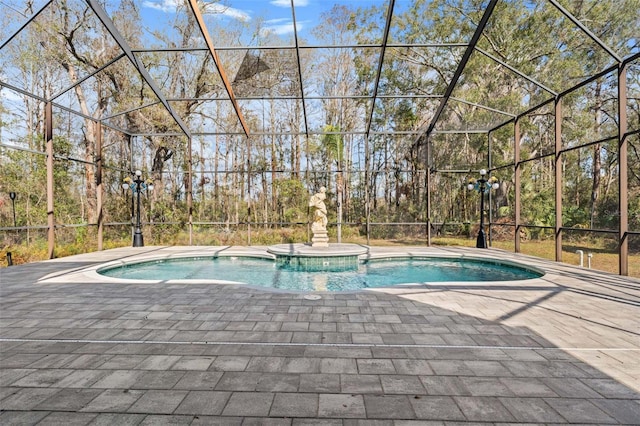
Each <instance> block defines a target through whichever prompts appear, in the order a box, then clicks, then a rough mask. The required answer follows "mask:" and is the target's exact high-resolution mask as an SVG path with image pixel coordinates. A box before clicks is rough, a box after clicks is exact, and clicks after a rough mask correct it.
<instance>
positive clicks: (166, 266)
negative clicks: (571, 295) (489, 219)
mask: <svg viewBox="0 0 640 426" xmlns="http://www.w3.org/2000/svg"><path fill="white" fill-rule="evenodd" d="M98 272H99V273H100V274H102V275H106V276H109V277H114V278H123V279H142V280H163V281H164V280H190V279H191V280H203V279H204V280H224V281H235V282H240V283H246V284H253V285H260V286H263V287H270V288H277V289H283V290H304V291H313V290H323V291H324V290H326V291H352V290H362V289H365V288H375V287H388V286H393V285H398V284H410V283H432V282H447V281H513V280H526V279H531V278H538V277H540V276H541V275H542V274H540V273H538V272H535V271H532V270H529V269H525V268H520V267H516V266H512V265H507V264H499V263H491V262H486V261H480V260H470V259H464V260H460V259H444V258H420V259H418V258H413V259H384V260H369V261H367V262H364V263H361V264H360V265H359V266H358V267H357V270H352V271H337V272H332V271H322V272H308V271H302V270H298V269H296V268H293V267H289V266H287V265H277V264H276V262H274V261H272V260H269V259H260V258H251V257H199V258H186V259H167V260H157V261H148V262H142V263H134V264H129V265H123V266H117V267H113V268H105V269H101V270H98Z"/></svg>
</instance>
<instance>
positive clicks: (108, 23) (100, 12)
mask: <svg viewBox="0 0 640 426" xmlns="http://www.w3.org/2000/svg"><path fill="white" fill-rule="evenodd" d="M87 3H88V4H89V6H90V7H91V9H93V12H94V13H95V14H96V16H97V17H98V19H100V21H101V22H102V25H104V27H105V28H106V29H107V31H108V32H109V34H111V37H113V39H114V40H115V42H116V43H117V44H118V46H120V49H122V51H123V52H124V54H125V55H127V58H129V60H130V61H131V63H132V64H133V66H134V67H136V69H137V70H138V72H139V73H140V75H141V76H142V78H143V79H144V81H145V82H146V83H147V84H148V85H149V87H150V88H151V90H152V91H153V93H154V94H155V95H156V97H157V98H158V100H160V102H162V105H164V107H165V108H166V110H167V111H168V112H169V114H171V117H172V118H173V119H174V120H175V122H176V123H177V124H178V126H179V127H180V129H181V130H182V131H183V132H184V134H185V135H187V136H189V137H190V136H191V132H190V131H189V128H188V127H187V125H186V124H185V123H184V122H183V121H182V118H180V116H179V115H178V114H177V113H176V112H175V111H174V110H173V108H172V107H171V105H169V102H167V100H166V99H165V97H164V95H163V94H162V92H161V91H160V88H159V87H158V86H157V84H156V82H155V81H154V80H153V78H152V77H151V75H150V74H149V71H147V69H146V68H145V67H144V65H143V64H141V63H140V62H138V58H136V56H135V55H134V54H133V52H132V51H131V47H130V46H129V43H127V41H126V40H125V38H124V37H123V36H122V34H120V31H118V29H117V28H116V26H115V25H114V23H113V21H112V20H111V18H110V17H109V15H107V12H106V11H105V10H104V8H103V7H102V6H101V5H100V3H99V1H98V0H87Z"/></svg>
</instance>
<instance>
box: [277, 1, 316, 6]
mask: <svg viewBox="0 0 640 426" xmlns="http://www.w3.org/2000/svg"><path fill="white" fill-rule="evenodd" d="M269 3H271V4H272V5H274V6H277V7H291V0H271V1H270V2H269ZM293 4H295V5H296V6H298V7H304V6H308V5H309V0H293Z"/></svg>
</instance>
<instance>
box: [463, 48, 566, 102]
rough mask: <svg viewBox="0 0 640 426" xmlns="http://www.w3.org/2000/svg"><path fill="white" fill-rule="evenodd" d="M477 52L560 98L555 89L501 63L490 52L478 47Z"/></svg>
mask: <svg viewBox="0 0 640 426" xmlns="http://www.w3.org/2000/svg"><path fill="white" fill-rule="evenodd" d="M476 50H477V51H478V52H480V53H482V54H483V55H484V56H486V57H487V58H489V59H491V60H493V61H494V62H497V63H498V64H500V65H502V66H503V67H505V68H507V69H508V70H509V71H511V72H512V73H514V74H517V75H519V76H520V77H522V78H524V79H525V80H527V81H528V82H530V83H533V84H535V85H536V86H538V87H539V88H541V89H543V90H545V91H547V92H549V93H551V94H552V95H553V96H558V92H556V91H555V90H553V89H550V88H548V87H547V86H545V85H544V84H542V83H540V82H539V81H536V80H535V79H533V78H532V77H529V76H528V75H527V74H525V73H523V72H520V71H518V70H517V69H516V68H514V67H512V66H511V65H509V64H507V63H506V62H504V61H501V60H500V59H498V58H496V57H495V56H493V55H492V54H490V53H489V52H487V51H485V50H482V49H481V48H479V47H477V46H476Z"/></svg>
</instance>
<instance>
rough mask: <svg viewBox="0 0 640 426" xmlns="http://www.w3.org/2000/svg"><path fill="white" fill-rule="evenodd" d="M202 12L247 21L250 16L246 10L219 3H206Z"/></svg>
mask: <svg viewBox="0 0 640 426" xmlns="http://www.w3.org/2000/svg"><path fill="white" fill-rule="evenodd" d="M204 13H210V14H214V15H225V16H228V17H229V18H233V19H237V20H238V21H243V22H245V21H249V20H251V16H249V14H248V13H247V12H244V11H242V10H240V9H234V8H233V7H229V6H224V5H222V4H220V3H208V4H206V5H205V7H204Z"/></svg>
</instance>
